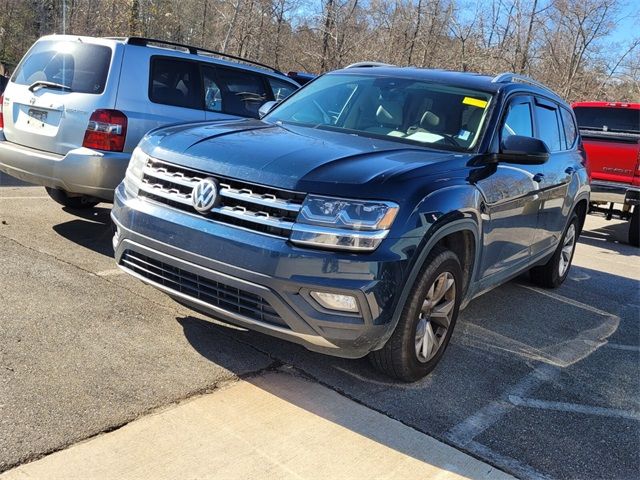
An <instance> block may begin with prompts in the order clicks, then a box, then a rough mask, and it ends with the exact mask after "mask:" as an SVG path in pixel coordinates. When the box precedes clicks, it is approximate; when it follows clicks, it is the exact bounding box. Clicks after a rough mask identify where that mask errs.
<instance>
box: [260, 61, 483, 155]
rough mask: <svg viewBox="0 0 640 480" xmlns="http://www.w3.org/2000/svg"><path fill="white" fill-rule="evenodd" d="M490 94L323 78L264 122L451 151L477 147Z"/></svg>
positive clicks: (373, 79) (406, 82)
mask: <svg viewBox="0 0 640 480" xmlns="http://www.w3.org/2000/svg"><path fill="white" fill-rule="evenodd" d="M490 100H491V95H490V94H488V93H485V92H479V91H475V90H467V89H463V88H457V87H450V86H446V85H441V84H435V83H428V82H425V81H420V80H413V79H404V78H393V77H377V76H366V75H352V74H330V75H325V76H324V77H321V78H319V79H317V80H316V81H314V82H313V83H311V84H309V85H308V86H307V87H305V88H303V89H302V90H300V91H299V92H297V93H295V94H294V95H292V96H291V97H290V98H289V99H288V100H286V101H285V102H284V103H283V104H282V105H281V106H279V107H278V108H276V109H275V110H273V111H272V113H270V114H269V115H267V117H265V120H267V121H269V122H282V123H293V124H297V125H303V126H308V127H314V128H328V129H331V130H337V131H344V132H345V133H352V134H353V133H355V134H358V135H364V136H371V137H380V136H382V137H384V138H386V139H388V140H393V141H399V142H409V143H414V144H419V145H424V146H429V147H432V148H442V149H447V150H451V149H454V150H469V149H471V148H473V147H474V145H475V144H476V143H477V142H478V139H479V136H480V135H479V133H480V131H481V129H482V124H483V122H484V119H485V116H486V112H487V107H488V105H489V101H490Z"/></svg>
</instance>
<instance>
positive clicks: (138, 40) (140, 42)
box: [125, 37, 284, 75]
mask: <svg viewBox="0 0 640 480" xmlns="http://www.w3.org/2000/svg"><path fill="white" fill-rule="evenodd" d="M125 40H126V43H127V44H129V45H137V46H139V47H146V46H148V45H153V44H156V45H167V46H170V47H176V48H184V49H186V50H187V51H188V52H189V53H190V54H192V55H199V54H201V53H208V54H210V55H218V56H220V57H225V58H230V59H232V60H238V61H240V62H246V63H249V64H251V65H256V66H258V67H262V68H265V69H267V70H271V71H272V72H275V73H278V74H280V75H284V73H282V72H281V71H280V70H278V69H276V68H273V67H270V66H269V65H265V64H264V63H260V62H255V61H253V60H249V59H247V58H242V57H238V56H236V55H230V54H228V53H223V52H217V51H215V50H208V49H206V48H200V47H194V46H193V45H185V44H182V43H176V42H169V41H167V40H158V39H155V38H145V37H126V39H125Z"/></svg>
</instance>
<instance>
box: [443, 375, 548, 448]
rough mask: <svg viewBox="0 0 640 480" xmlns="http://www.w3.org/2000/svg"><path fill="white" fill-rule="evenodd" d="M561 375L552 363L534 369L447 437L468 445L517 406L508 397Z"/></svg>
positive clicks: (460, 424) (534, 387) (451, 431)
mask: <svg viewBox="0 0 640 480" xmlns="http://www.w3.org/2000/svg"><path fill="white" fill-rule="evenodd" d="M559 375H560V369H559V368H557V367H555V366H552V365H546V364H545V365H541V366H539V367H537V368H536V369H534V370H533V371H532V372H531V373H529V374H528V375H525V376H524V377H523V378H522V380H520V381H519V382H518V383H516V384H515V385H514V386H513V387H511V388H510V389H508V390H507V392H505V394H504V395H503V397H502V398H503V399H504V400H503V399H499V400H494V401H493V402H491V403H489V404H488V405H486V406H485V407H483V408H481V409H480V410H478V411H476V412H475V413H474V414H472V415H470V416H469V417H467V418H465V419H464V420H463V421H462V422H460V423H458V424H457V425H455V426H454V427H453V428H451V429H449V431H447V432H446V433H445V435H444V436H445V438H446V439H447V440H449V441H450V442H453V443H454V444H455V445H458V446H461V447H466V446H467V445H468V444H469V442H471V441H472V440H473V439H474V438H475V437H477V436H478V435H480V434H481V433H482V432H484V431H485V430H487V429H488V428H490V427H491V426H493V425H495V424H496V423H497V422H498V421H499V420H500V419H501V418H502V417H503V416H504V415H506V414H507V413H509V412H510V411H511V410H513V408H515V406H514V405H513V404H512V403H509V402H508V401H507V399H508V398H509V397H511V396H512V395H514V396H519V397H524V396H525V395H528V394H529V393H531V392H533V391H534V390H536V389H537V388H538V387H539V386H540V385H542V384H543V383H544V382H548V381H553V380H555V379H556V378H557V377H558V376H559Z"/></svg>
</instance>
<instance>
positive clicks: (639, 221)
mask: <svg viewBox="0 0 640 480" xmlns="http://www.w3.org/2000/svg"><path fill="white" fill-rule="evenodd" d="M629 243H630V244H631V245H633V246H634V247H640V205H636V206H635V207H633V213H632V214H631V222H629Z"/></svg>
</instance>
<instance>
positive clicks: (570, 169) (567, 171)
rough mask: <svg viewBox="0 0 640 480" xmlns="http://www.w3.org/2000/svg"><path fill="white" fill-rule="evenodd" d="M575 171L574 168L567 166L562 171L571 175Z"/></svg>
mask: <svg viewBox="0 0 640 480" xmlns="http://www.w3.org/2000/svg"><path fill="white" fill-rule="evenodd" d="M575 171H576V169H575V168H573V167H567V169H566V170H565V171H564V173H566V174H567V175H573V174H574V172H575Z"/></svg>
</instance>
